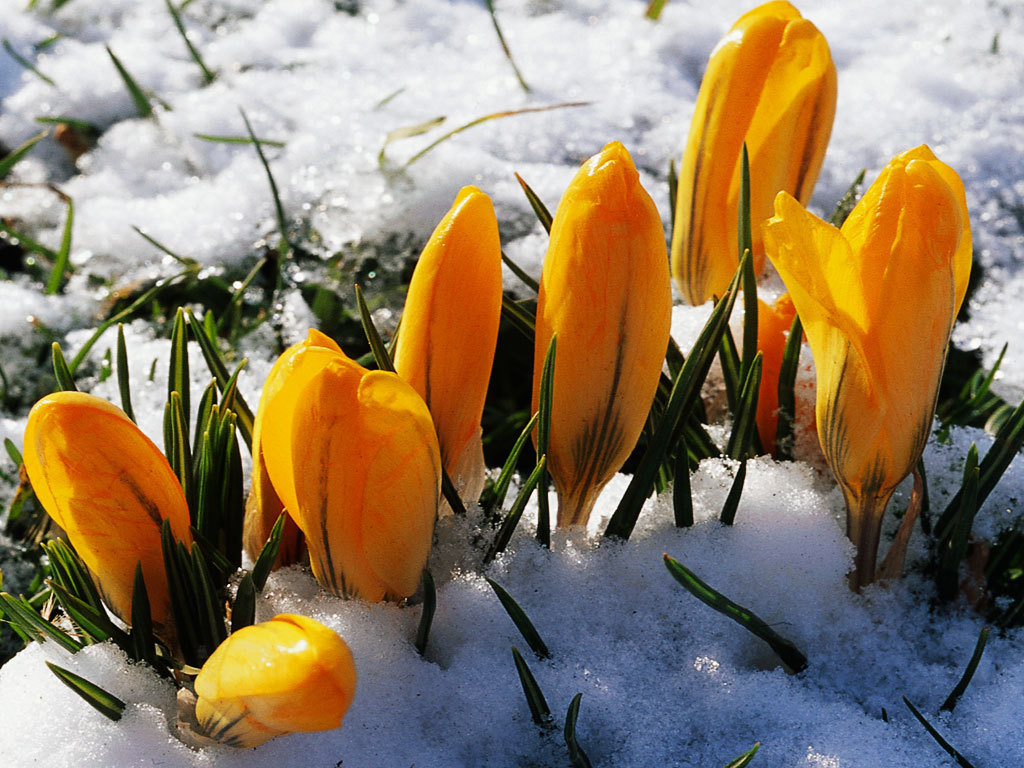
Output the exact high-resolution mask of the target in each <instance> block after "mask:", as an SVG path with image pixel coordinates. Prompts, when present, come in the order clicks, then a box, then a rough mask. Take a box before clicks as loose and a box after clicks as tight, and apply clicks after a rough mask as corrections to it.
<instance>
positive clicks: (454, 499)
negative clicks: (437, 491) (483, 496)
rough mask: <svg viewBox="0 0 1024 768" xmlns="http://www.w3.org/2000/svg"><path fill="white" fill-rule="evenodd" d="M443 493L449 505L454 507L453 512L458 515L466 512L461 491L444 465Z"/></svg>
mask: <svg viewBox="0 0 1024 768" xmlns="http://www.w3.org/2000/svg"><path fill="white" fill-rule="evenodd" d="M441 495H442V496H443V497H444V500H445V501H447V502H448V506H449V507H451V508H452V512H454V513H455V514H456V515H465V514H466V505H465V504H463V503H462V498H461V497H460V496H459V491H458V489H457V488H456V487H455V483H453V482H452V479H451V478H450V477H449V476H448V470H446V469H445V468H444V467H441Z"/></svg>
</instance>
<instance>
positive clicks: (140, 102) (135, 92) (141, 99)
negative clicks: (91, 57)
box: [104, 45, 153, 117]
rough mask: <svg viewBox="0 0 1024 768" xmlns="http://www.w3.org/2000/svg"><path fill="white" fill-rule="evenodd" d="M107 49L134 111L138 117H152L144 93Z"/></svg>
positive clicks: (150, 106)
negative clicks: (130, 99) (133, 106)
mask: <svg viewBox="0 0 1024 768" xmlns="http://www.w3.org/2000/svg"><path fill="white" fill-rule="evenodd" d="M104 47H105V48H106V49H107V55H108V56H110V60H111V61H112V62H113V63H114V67H115V68H116V69H117V74H118V75H120V76H121V80H122V82H123V83H124V87H125V88H126V89H127V90H128V95H129V96H131V98H132V103H133V104H134V105H135V111H136V112H137V113H138V114H139V117H152V116H153V105H152V104H150V103H149V97H148V96H146V93H145V91H143V90H142V88H140V87H139V84H138V83H137V82H135V78H133V77H132V76H131V75H130V74H129V73H128V70H127V69H125V66H124V64H122V63H121V60H120V59H119V58H117V56H115V55H114V52H113V51H112V50H110V46H109V45H107V46H104Z"/></svg>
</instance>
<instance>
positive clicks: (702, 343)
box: [604, 271, 739, 539]
mask: <svg viewBox="0 0 1024 768" xmlns="http://www.w3.org/2000/svg"><path fill="white" fill-rule="evenodd" d="M738 279H739V271H737V273H736V275H735V276H733V281H732V284H731V285H730V287H729V290H728V291H727V292H726V294H725V296H724V297H723V298H722V300H721V301H719V302H718V304H717V305H716V306H715V308H714V310H712V312H711V316H710V317H709V318H708V321H707V323H706V324H705V325H704V330H702V331H701V334H700V336H699V337H698V338H697V341H696V342H694V345H693V349H692V350H691V351H690V354H689V356H688V357H687V358H686V363H685V364H684V365H683V369H682V370H681V371H680V372H679V376H677V377H676V381H675V383H674V384H673V385H672V393H671V395H670V396H669V401H668V404H667V405H666V407H665V415H664V417H663V419H662V421H661V424H659V425H658V430H657V432H655V434H654V438H653V439H652V440H651V442H650V443H649V444H648V446H647V450H646V451H645V452H644V455H643V457H642V458H641V460H640V464H639V465H638V466H637V469H636V471H635V472H634V473H633V478H632V479H631V480H630V481H629V485H628V486H627V488H626V492H625V493H624V494H623V496H622V499H621V500H620V501H619V505H618V507H616V508H615V512H614V514H613V515H612V518H611V520H609V522H608V527H607V528H606V529H605V532H604V535H605V536H606V537H613V536H614V537H617V538H620V539H628V538H629V536H630V534H631V533H632V532H633V527H634V526H635V525H636V521H637V518H638V517H639V516H640V510H641V508H642V507H643V504H644V501H645V500H646V499H647V497H648V496H649V495H650V493H651V490H652V489H653V487H654V478H655V475H656V474H657V472H658V467H659V465H660V464H661V462H662V459H663V457H664V456H665V454H666V453H667V452H668V448H669V442H670V440H671V438H672V436H673V435H674V434H675V432H676V428H677V425H678V424H680V423H682V424H685V423H686V421H687V420H688V419H689V416H690V413H691V412H692V410H693V408H694V403H695V401H696V400H697V399H698V398H699V396H700V388H701V386H702V385H703V383H704V379H705V378H706V377H707V374H708V369H709V368H710V367H711V361H712V359H713V358H714V356H715V351H716V350H717V349H718V348H719V346H720V344H721V342H722V334H723V333H724V332H725V328H726V326H727V325H728V323H729V314H730V313H731V312H732V307H733V303H734V301H735V296H736V287H737V283H738Z"/></svg>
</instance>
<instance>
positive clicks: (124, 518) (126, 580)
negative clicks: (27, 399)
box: [24, 392, 192, 637]
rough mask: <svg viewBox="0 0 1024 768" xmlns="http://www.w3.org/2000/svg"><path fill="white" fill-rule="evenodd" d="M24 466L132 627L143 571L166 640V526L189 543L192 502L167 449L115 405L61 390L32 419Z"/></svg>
mask: <svg viewBox="0 0 1024 768" xmlns="http://www.w3.org/2000/svg"><path fill="white" fill-rule="evenodd" d="M24 461H25V470H26V471H27V472H28V477H29V480H30V481H31V483H32V489H33V490H34V491H35V494H36V497H37V498H38V499H39V502H40V503H41V504H42V506H43V508H44V509H45V510H46V511H47V513H48V514H49V515H50V517H52V518H53V520H54V522H56V523H57V525H59V526H60V527H61V528H63V529H64V531H65V532H66V533H67V536H68V540H69V541H70V542H71V545H72V546H73V547H74V548H75V551H76V552H77V553H78V555H79V556H80V557H81V558H82V560H83V561H84V562H85V564H86V565H87V566H88V568H89V570H90V571H91V572H92V574H93V576H94V578H95V579H96V581H97V584H98V586H99V589H100V591H101V592H102V593H103V599H104V601H105V602H106V603H107V605H108V606H109V607H110V609H111V610H112V611H113V612H114V613H115V614H116V615H117V616H118V617H120V618H121V619H123V620H125V621H130V620H131V615H132V609H131V606H132V585H133V583H134V579H135V569H136V565H138V564H141V565H142V576H143V578H144V579H145V582H146V592H147V594H148V596H149V603H150V611H151V613H152V617H153V623H154V626H155V627H156V628H157V630H158V633H159V632H160V631H161V630H163V629H165V628H167V631H168V632H169V631H170V629H169V626H168V625H169V624H170V621H171V617H170V594H169V592H168V588H167V576H166V574H165V572H164V561H163V554H162V551H161V547H160V526H161V524H162V523H163V521H164V520H165V519H166V520H169V521H170V524H171V531H172V533H173V534H174V535H175V536H176V537H177V539H178V540H179V541H182V542H184V543H186V544H191V542H192V536H191V534H190V533H189V527H188V526H189V512H188V504H187V503H186V501H185V494H184V492H183V491H182V489H181V484H180V483H179V482H178V478H177V476H175V474H174V471H173V470H172V469H171V467H170V465H169V464H168V463H167V459H165V458H164V455H163V454H162V453H161V452H160V450H159V449H158V448H157V447H156V446H155V445H154V444H153V442H152V441H151V440H150V439H149V438H148V437H146V436H145V435H144V434H143V433H142V430H140V429H139V428H138V427H137V426H135V424H134V422H132V420H131V419H129V418H128V417H127V416H126V415H125V413H124V411H122V410H121V409H120V408H118V407H117V406H114V405H111V404H110V403H108V402H107V401H106V400H103V399H101V398H99V397H96V396H94V395H89V394H85V393H84V392H55V393H53V394H51V395H47V396H46V397H44V398H42V399H41V400H40V401H39V402H37V403H36V404H35V406H33V408H32V410H31V412H30V413H29V415H28V423H27V425H26V426H25V450H24ZM165 637H166V635H165Z"/></svg>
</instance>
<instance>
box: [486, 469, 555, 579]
mask: <svg viewBox="0 0 1024 768" xmlns="http://www.w3.org/2000/svg"><path fill="white" fill-rule="evenodd" d="M546 466H547V457H546V456H541V457H540V459H538V461H537V466H535V467H534V468H533V472H531V473H530V476H529V477H528V478H526V482H525V483H523V487H522V489H521V490H520V491H519V494H518V495H517V496H516V499H515V501H514V502H512V507H511V508H510V509H509V511H508V515H506V517H505V520H504V522H503V523H502V524H501V528H499V529H498V533H497V535H496V536H495V537H494V543H492V544H491V546H490V548H489V549H488V550H487V552H486V553H484V559H483V562H484V565H486V564H487V563H489V562H491V561H492V560H493V559H494V558H495V557H497V555H498V553H500V552H504V551H505V547H507V546H508V543H509V541H511V540H512V533H513V532H514V531H515V529H516V526H517V525H518V524H519V518H520V517H522V516H523V510H524V509H526V503H527V502H528V501H529V500H530V494H531V493H533V489H534V488H536V487H537V483H538V481H539V480H540V476H541V474H542V473H543V472H544V468H545V467H546Z"/></svg>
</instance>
